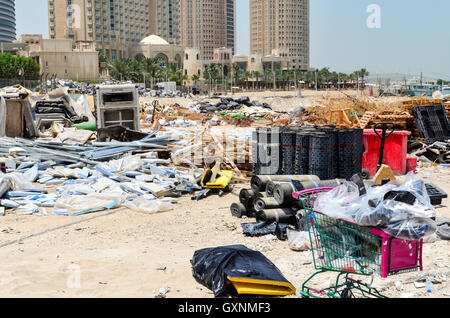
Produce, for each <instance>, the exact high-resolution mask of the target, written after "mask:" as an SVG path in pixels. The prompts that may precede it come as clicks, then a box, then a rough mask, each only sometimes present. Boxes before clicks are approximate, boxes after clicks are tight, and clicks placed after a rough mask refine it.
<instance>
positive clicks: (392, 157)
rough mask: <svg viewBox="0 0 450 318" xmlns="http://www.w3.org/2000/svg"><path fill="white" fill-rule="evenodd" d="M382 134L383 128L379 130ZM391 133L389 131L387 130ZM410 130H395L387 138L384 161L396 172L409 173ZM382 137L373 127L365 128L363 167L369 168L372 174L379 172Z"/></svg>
mask: <svg viewBox="0 0 450 318" xmlns="http://www.w3.org/2000/svg"><path fill="white" fill-rule="evenodd" d="M377 131H378V133H379V134H380V136H381V135H382V133H383V131H382V130H379V129H378V130H377ZM387 134H389V132H387ZM410 135H411V132H410V131H395V132H394V133H393V134H392V135H391V136H390V137H389V138H387V139H386V141H385V145H384V158H385V160H384V163H385V164H386V165H388V166H389V167H391V169H392V171H393V172H394V173H395V174H400V175H404V174H406V173H407V162H406V158H407V154H408V137H409V136H410ZM380 148H381V139H380V137H378V135H377V134H376V133H375V131H374V130H373V129H365V130H364V149H365V152H364V154H363V168H364V169H367V170H369V172H370V176H371V177H373V176H374V175H375V174H376V173H377V166H378V161H379V160H380Z"/></svg>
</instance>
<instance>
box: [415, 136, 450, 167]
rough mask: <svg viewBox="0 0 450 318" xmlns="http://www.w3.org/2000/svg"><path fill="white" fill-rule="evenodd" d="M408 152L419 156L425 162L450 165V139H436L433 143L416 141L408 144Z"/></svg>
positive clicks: (420, 160)
mask: <svg viewBox="0 0 450 318" xmlns="http://www.w3.org/2000/svg"><path fill="white" fill-rule="evenodd" d="M408 153H409V154H411V155H414V156H417V157H418V158H419V162H422V163H425V164H434V163H437V164H440V165H443V166H450V140H447V141H445V142H442V141H436V142H434V143H432V144H431V145H427V144H426V143H424V142H421V141H416V142H413V143H411V144H410V145H409V146H408Z"/></svg>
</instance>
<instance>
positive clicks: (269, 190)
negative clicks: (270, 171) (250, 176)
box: [266, 181, 289, 198]
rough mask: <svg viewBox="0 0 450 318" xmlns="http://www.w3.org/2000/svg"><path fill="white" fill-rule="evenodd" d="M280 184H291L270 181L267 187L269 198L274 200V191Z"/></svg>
mask: <svg viewBox="0 0 450 318" xmlns="http://www.w3.org/2000/svg"><path fill="white" fill-rule="evenodd" d="M279 183H289V182H277V181H269V182H267V185H266V196H267V197H268V198H273V190H274V189H275V186H276V185H277V184H279Z"/></svg>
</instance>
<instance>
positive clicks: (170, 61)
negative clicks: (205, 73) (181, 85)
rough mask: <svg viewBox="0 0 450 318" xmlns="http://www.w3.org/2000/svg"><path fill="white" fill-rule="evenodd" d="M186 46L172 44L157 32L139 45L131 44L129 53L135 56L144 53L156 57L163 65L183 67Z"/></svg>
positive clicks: (132, 56)
mask: <svg viewBox="0 0 450 318" xmlns="http://www.w3.org/2000/svg"><path fill="white" fill-rule="evenodd" d="M184 50H185V48H184V46H181V45H177V44H170V43H169V42H167V41H166V40H165V39H163V38H162V37H160V36H157V35H155V34H152V35H150V36H147V37H146V38H144V39H143V40H141V41H140V42H139V44H137V45H133V46H130V48H129V50H128V55H129V57H130V58H134V57H136V56H137V55H143V56H144V57H146V58H156V59H158V60H159V61H160V63H161V65H162V66H163V67H166V66H171V65H176V66H177V68H179V69H181V68H182V67H183V56H184Z"/></svg>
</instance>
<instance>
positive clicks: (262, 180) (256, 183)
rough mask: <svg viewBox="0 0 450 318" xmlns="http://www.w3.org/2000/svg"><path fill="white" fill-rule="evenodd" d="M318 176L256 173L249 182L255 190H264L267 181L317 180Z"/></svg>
mask: <svg viewBox="0 0 450 318" xmlns="http://www.w3.org/2000/svg"><path fill="white" fill-rule="evenodd" d="M319 180H320V179H319V177H317V176H313V175H311V176H310V175H304V176H291V175H274V176H267V175H258V176H253V177H252V179H251V181H250V184H251V188H252V190H254V191H257V192H264V191H265V190H266V186H267V183H268V182H269V181H275V182H290V181H315V182H317V181H319Z"/></svg>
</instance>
